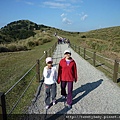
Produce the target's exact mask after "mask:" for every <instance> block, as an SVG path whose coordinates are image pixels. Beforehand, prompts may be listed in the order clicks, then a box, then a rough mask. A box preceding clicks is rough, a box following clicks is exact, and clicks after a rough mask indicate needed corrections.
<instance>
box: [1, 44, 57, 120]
mask: <svg viewBox="0 0 120 120" xmlns="http://www.w3.org/2000/svg"><path fill="white" fill-rule="evenodd" d="M56 46H57V42H56V43H55V44H54V45H53V46H52V47H50V48H49V49H48V50H47V51H45V52H44V54H43V56H42V57H41V58H40V59H38V60H36V63H35V64H34V65H33V66H32V67H31V68H30V69H29V70H28V71H27V72H26V73H25V74H24V75H23V76H22V77H21V78H20V79H19V80H18V81H17V82H16V83H15V84H14V85H13V86H12V87H11V88H9V89H8V90H7V91H6V92H5V93H3V92H0V120H7V118H8V116H10V115H11V114H19V113H17V112H14V111H15V110H16V111H17V110H18V109H21V108H23V109H22V110H21V111H23V110H24V106H22V107H21V105H20V107H18V105H19V104H21V101H22V98H24V97H25V98H24V99H23V101H24V102H25V101H26V99H27V100H28V98H29V96H28V95H31V96H33V94H34V93H35V92H36V89H37V87H38V86H39V84H40V82H41V79H42V72H43V68H44V66H45V58H46V57H47V56H52V54H53V52H54V50H55V48H56ZM33 82H34V84H36V86H37V87H35V88H34V84H33ZM30 87H33V88H32V89H30ZM28 89H30V90H31V91H32V92H31V93H27V92H28ZM27 96H28V97H27ZM31 98H32V97H31ZM17 107H18V108H17ZM18 111H19V110H18Z"/></svg>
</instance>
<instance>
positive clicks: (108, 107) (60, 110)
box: [28, 44, 120, 117]
mask: <svg viewBox="0 0 120 120" xmlns="http://www.w3.org/2000/svg"><path fill="white" fill-rule="evenodd" d="M66 49H69V50H70V51H71V53H72V54H71V55H72V58H73V59H74V60H75V62H76V64H77V72H78V81H77V82H76V83H74V86H73V105H72V109H68V108H67V107H65V104H64V102H65V101H64V100H62V99H61V91H60V84H57V97H56V99H57V104H56V105H54V106H51V107H50V108H49V109H48V111H47V114H51V115H53V116H54V115H56V114H57V115H59V117H60V114H65V115H66V114H119V113H120V88H119V87H118V86H117V84H116V83H113V82H112V80H110V79H109V78H107V77H106V76H105V74H104V73H102V72H101V71H99V70H97V69H96V68H95V67H94V66H92V65H91V64H90V63H88V62H87V61H86V60H84V59H83V58H82V57H81V56H79V55H78V54H77V53H76V52H74V51H73V50H72V49H71V48H68V45H67V44H58V45H57V47H56V50H55V52H54V54H53V56H52V57H53V61H54V62H53V63H54V65H56V66H57V68H58V64H59V61H60V60H61V58H63V56H64V55H63V53H64V50H66ZM44 99H45V89H44V84H43V86H42V88H41V92H40V95H39V96H38V98H37V101H36V102H35V103H34V104H33V105H31V106H30V107H29V109H28V113H29V114H46V110H45V103H44Z"/></svg>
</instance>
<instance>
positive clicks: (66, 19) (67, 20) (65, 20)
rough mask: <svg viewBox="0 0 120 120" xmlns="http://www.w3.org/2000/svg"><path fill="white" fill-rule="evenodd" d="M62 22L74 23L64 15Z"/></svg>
mask: <svg viewBox="0 0 120 120" xmlns="http://www.w3.org/2000/svg"><path fill="white" fill-rule="evenodd" d="M62 22H63V23H65V24H72V22H71V20H69V19H68V18H66V17H64V18H63V19H62Z"/></svg>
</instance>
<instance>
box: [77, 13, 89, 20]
mask: <svg viewBox="0 0 120 120" xmlns="http://www.w3.org/2000/svg"><path fill="white" fill-rule="evenodd" d="M78 15H79V16H81V20H82V21H84V20H85V19H86V18H87V17H88V15H87V14H85V13H84V12H82V13H81V14H78Z"/></svg>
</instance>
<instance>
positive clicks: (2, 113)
mask: <svg viewBox="0 0 120 120" xmlns="http://www.w3.org/2000/svg"><path fill="white" fill-rule="evenodd" d="M0 120H7V114H6V105H5V95H4V93H3V92H0Z"/></svg>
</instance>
